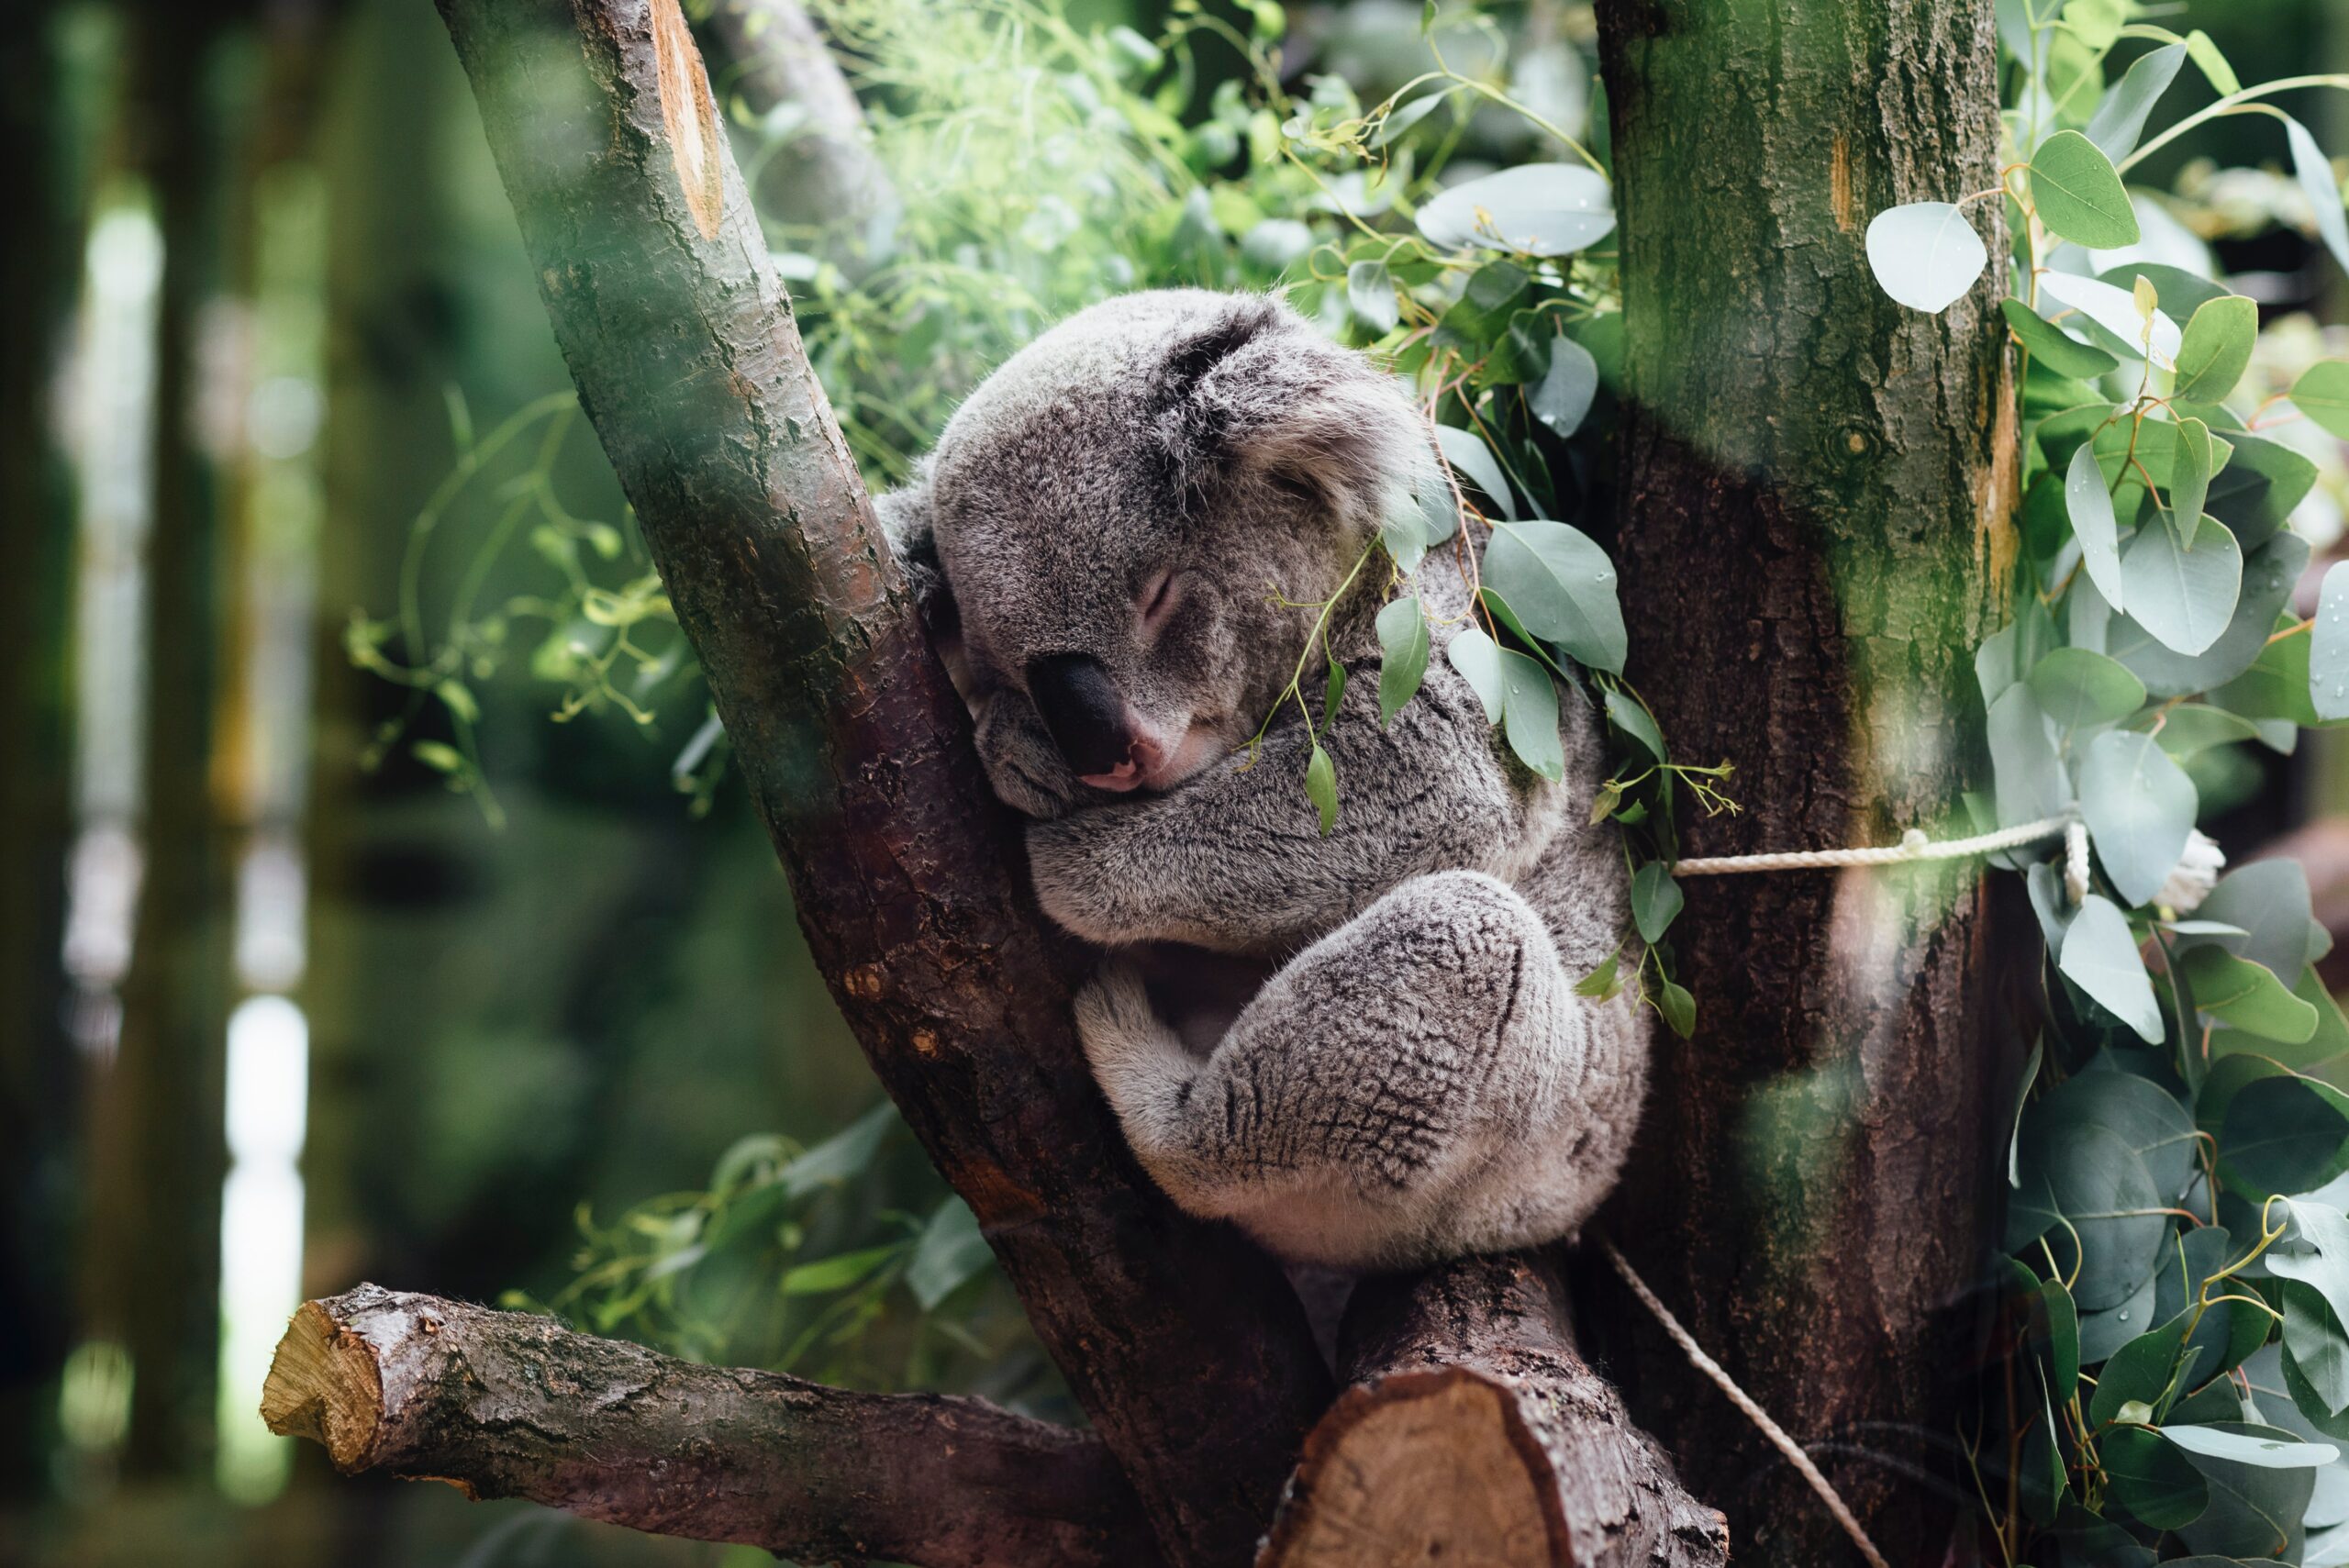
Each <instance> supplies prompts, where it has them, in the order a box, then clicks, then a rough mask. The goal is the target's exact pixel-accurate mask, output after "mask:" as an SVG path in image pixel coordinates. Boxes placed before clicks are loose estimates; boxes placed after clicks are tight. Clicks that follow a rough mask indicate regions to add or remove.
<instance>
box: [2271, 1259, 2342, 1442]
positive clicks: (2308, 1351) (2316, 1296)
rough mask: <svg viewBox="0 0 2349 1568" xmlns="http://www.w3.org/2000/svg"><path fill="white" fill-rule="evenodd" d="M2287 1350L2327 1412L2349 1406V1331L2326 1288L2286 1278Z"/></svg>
mask: <svg viewBox="0 0 2349 1568" xmlns="http://www.w3.org/2000/svg"><path fill="white" fill-rule="evenodd" d="M2280 1296H2281V1299H2280V1301H2279V1305H2280V1306H2281V1307H2283V1310H2284V1353H2285V1354H2286V1355H2288V1356H2289V1357H2291V1358H2292V1363H2293V1366H2294V1368H2295V1369H2296V1370H2297V1371H2298V1372H2299V1374H2300V1379H2301V1381H2302V1382H2303V1383H2304V1384H2306V1385H2307V1386H2308V1388H2309V1390H2310V1393H2311V1394H2313V1395H2314V1396H2316V1398H2317V1399H2318V1400H2319V1401H2320V1402H2321V1405H2322V1406H2323V1413H2324V1414H2325V1415H2327V1416H2337V1415H2339V1414H2340V1413H2341V1410H2342V1407H2343V1406H2349V1333H2344V1332H2343V1329H2342V1326H2341V1318H2340V1316H2339V1314H2337V1313H2335V1312H2334V1311H2333V1309H2332V1304H2331V1303H2330V1302H2328V1301H2327V1300H2326V1299H2325V1297H2324V1295H2323V1293H2322V1292H2321V1291H2319V1290H2318V1289H2317V1288H2316V1287H2315V1286H2313V1285H2309V1284H2301V1283H2300V1282H2299V1280H2296V1279H2291V1278H2286V1279H2285V1280H2284V1281H2283V1282H2282V1287H2281V1292H2280Z"/></svg>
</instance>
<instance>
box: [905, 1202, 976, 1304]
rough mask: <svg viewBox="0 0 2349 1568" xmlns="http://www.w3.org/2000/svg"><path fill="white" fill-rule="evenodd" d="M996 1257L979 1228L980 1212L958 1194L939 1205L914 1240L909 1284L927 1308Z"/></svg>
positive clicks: (958, 1286)
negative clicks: (919, 1237)
mask: <svg viewBox="0 0 2349 1568" xmlns="http://www.w3.org/2000/svg"><path fill="white" fill-rule="evenodd" d="M994 1261H995V1253H994V1251H992V1250H990V1249H989V1248H988V1246H987V1239H986V1238H985V1236H983V1235H981V1234H980V1232H979V1219H978V1216H976V1215H974V1214H973V1213H972V1212H971V1206H970V1205H969V1204H966V1203H964V1202H963V1200H962V1199H961V1198H959V1197H950V1198H948V1199H947V1200H946V1201H945V1202H944V1203H941V1204H940V1205H939V1206H938V1211H937V1212H936V1213H935V1214H932V1215H931V1216H930V1223H929V1224H928V1225H926V1226H924V1227H923V1228H922V1232H921V1240H918V1241H917V1242H916V1243H914V1256H913V1261H912V1262H910V1263H907V1265H906V1284H907V1288H908V1289H910V1290H911V1291H912V1292H913V1293H914V1299H915V1300H916V1301H918V1302H919V1303H921V1309H922V1310H923V1311H924V1312H930V1311H935V1310H936V1309H937V1307H938V1305H939V1304H940V1303H941V1302H942V1301H944V1300H945V1299H946V1298H947V1297H948V1296H952V1295H953V1294H954V1292H955V1291H956V1290H957V1289H959V1288H960V1287H961V1286H962V1284H963V1282H964V1281H966V1280H969V1279H972V1278H974V1277H975V1276H977V1274H978V1273H980V1272H981V1271H982V1270H984V1269H985V1268H986V1266H987V1265H988V1264H989V1263H991V1262H994Z"/></svg>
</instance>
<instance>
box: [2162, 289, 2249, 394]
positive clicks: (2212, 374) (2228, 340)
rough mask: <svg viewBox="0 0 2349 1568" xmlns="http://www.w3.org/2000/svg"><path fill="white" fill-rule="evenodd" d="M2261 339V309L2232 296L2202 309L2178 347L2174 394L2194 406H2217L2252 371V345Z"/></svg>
mask: <svg viewBox="0 0 2349 1568" xmlns="http://www.w3.org/2000/svg"><path fill="white" fill-rule="evenodd" d="M2258 338H2259V306H2256V305H2254V304H2253V303H2252V302H2251V301H2250V300H2248V299H2246V298H2244V297H2243V295H2239V294H2231V295H2223V296H2221V298H2218V299H2214V300H2211V301H2210V302H2209V303H2208V304H2206V305H2203V306H2199V307H2198V308H2197V309H2196V310H2195V312H2194V315H2193V317H2192V318H2191V319H2189V320H2188V322H2187V324H2186V331H2185V334H2184V335H2183V337H2182V338H2181V339H2179V342H2178V346H2177V387H2176V392H2175V393H2174V395H2175V396H2177V397H2182V398H2185V399H2186V400H2188V402H2191V403H2216V402H2217V401H2219V399H2221V397H2224V396H2225V395H2227V394H2228V393H2230V392H2232V391H2233V390H2234V384H2235V383H2236V382H2238V381H2240V380H2242V379H2243V372H2244V371H2246V370H2248V369H2250V368H2251V349H2252V345H2253V344H2254V342H2256V341H2257V340H2258Z"/></svg>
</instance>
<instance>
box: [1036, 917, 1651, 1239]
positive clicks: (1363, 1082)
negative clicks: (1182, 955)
mask: <svg viewBox="0 0 2349 1568" xmlns="http://www.w3.org/2000/svg"><path fill="white" fill-rule="evenodd" d="M1628 1017H1629V1015H1628V1013H1623V1014H1621V1015H1620V1017H1617V1016H1616V1015H1615V1013H1613V1012H1609V1011H1605V1010H1602V1009H1601V1008H1600V1007H1599V1006H1598V1004H1594V1003H1591V1002H1589V1001H1588V1000H1587V999H1586V998H1581V997H1577V996H1575V995H1573V989H1572V982H1571V981H1570V979H1569V978H1568V977H1567V976H1566V975H1565V974H1564V972H1563V970H1562V968H1561V966H1560V964H1559V962H1558V955H1557V950H1556V947H1555V945H1554V944H1553V941H1552V940H1551V936H1550V932H1549V929H1547V928H1546V927H1545V926H1544V925H1543V924H1542V918H1541V917H1540V916H1539V915H1537V914H1535V913H1534V911H1533V909H1532V908H1531V906H1529V905H1527V904H1526V902H1525V901H1524V900H1523V899H1522V898H1520V896H1518V895H1517V894H1516V893H1515V892H1514V891H1512V890H1511V889H1510V888H1508V887H1507V886H1506V885H1504V884H1501V883H1499V882H1497V881H1495V880H1493V879H1492V878H1491V877H1488V876H1485V875H1483V874H1481V873H1475V872H1440V873H1432V874H1430V875H1426V876H1420V877H1416V878H1414V879H1412V880H1411V881H1409V882H1407V883H1405V884H1402V885H1401V886H1399V887H1397V888H1396V889H1395V890H1394V891H1392V892H1390V893H1388V894H1387V895H1386V896H1384V897H1383V898H1380V899H1379V900H1378V901H1377V902H1376V903H1375V904H1373V905H1372V906H1370V907H1369V908H1367V909H1365V910H1364V911H1363V912H1362V913H1361V914H1360V915H1357V916H1356V917H1354V918H1353V919H1352V920H1350V921H1348V922H1347V923H1346V924H1345V925H1343V926H1341V927H1340V928H1339V929H1336V930H1335V931H1332V932H1331V933H1330V934H1329V935H1328V936H1326V937H1324V938H1322V939H1321V940H1319V941H1318V942H1315V943H1314V944H1313V945H1312V946H1311V947H1309V948H1308V949H1306V950H1305V951H1303V952H1301V953H1299V954H1298V955H1297V957H1296V958H1295V959H1293V960H1291V961H1290V962H1289V963H1288V964H1287V965H1286V967H1285V968H1283V969H1282V970H1281V971H1280V973H1277V974H1275V976H1274V977H1273V978H1272V979H1271V980H1270V981H1269V982H1268V983H1267V984H1265V986H1264V990H1263V991H1262V992H1261V993H1259V994H1258V995H1257V996H1256V998H1255V999H1254V1000H1253V1001H1252V1002H1251V1003H1250V1004H1249V1005H1248V1006H1247V1007H1246V1008H1245V1009H1244V1010H1243V1011H1242V1012H1241V1015H1240V1018H1239V1019H1238V1020H1237V1021H1236V1022H1235V1023H1233V1025H1232V1026H1231V1028H1230V1030H1229V1031H1228V1032H1227V1033H1226V1034H1225V1035H1224V1037H1223V1039H1222V1040H1221V1041H1219V1043H1218V1044H1217V1045H1216V1047H1215V1049H1214V1051H1212V1052H1210V1053H1209V1054H1208V1056H1207V1057H1206V1058H1205V1059H1204V1060H1202V1059H1201V1058H1199V1057H1197V1056H1195V1055H1193V1054H1192V1053H1191V1052H1189V1051H1186V1050H1185V1049H1184V1047H1183V1044H1182V1042H1181V1041H1180V1040H1178V1039H1177V1038H1176V1036H1175V1031H1174V1030H1173V1029H1171V1028H1169V1027H1168V1026H1167V1025H1166V1024H1165V1023H1164V1022H1163V1020H1161V1019H1160V1018H1158V1017H1157V1016H1156V1015H1155V1014H1154V1013H1153V1012H1152V1008H1151V1006H1150V1002H1149V998H1148V996H1147V995H1145V993H1144V991H1143V988H1142V985H1141V979H1140V976H1139V975H1138V974H1137V973H1135V972H1134V971H1133V970H1132V969H1131V968H1130V967H1128V966H1123V965H1115V964H1113V965H1112V966H1111V967H1110V968H1109V969H1108V970H1105V971H1104V973H1103V974H1102V976H1101V977H1100V978H1099V979H1098V980H1097V982H1096V983H1095V984H1094V985H1093V986H1091V987H1090V988H1088V989H1087V990H1086V992H1085V994H1084V995H1082V996H1081V997H1080V998H1079V1000H1078V1004H1077V1027H1078V1030H1079V1032H1080V1033H1081V1034H1082V1036H1083V1037H1084V1040H1085V1051H1086V1054H1087V1056H1088V1057H1089V1058H1090V1059H1091V1061H1092V1063H1093V1068H1094V1073H1095V1075H1096V1077H1097V1079H1098V1080H1099V1082H1100V1084H1101V1086H1102V1090H1103V1092H1104V1093H1105V1094H1106V1095H1108V1099H1109V1102H1110V1104H1111V1106H1113V1107H1115V1109H1116V1110H1117V1113H1118V1117H1119V1120H1120V1121H1121V1122H1122V1123H1123V1125H1124V1128H1125V1131H1126V1137H1127V1140H1128V1141H1129V1142H1130V1143H1131V1145H1132V1146H1133V1149H1134V1151H1135V1153H1136V1154H1137V1155H1138V1156H1139V1157H1140V1158H1141V1162H1142V1163H1143V1164H1144V1165H1145V1166H1146V1167H1147V1168H1148V1169H1149V1170H1150V1172H1151V1174H1152V1176H1153V1177H1154V1178H1155V1179H1156V1180H1157V1181H1158V1183H1159V1184H1161V1185H1162V1186H1163V1187H1164V1188H1165V1189H1166V1191H1167V1192H1168V1193H1169V1195H1172V1196H1173V1197H1174V1198H1175V1201H1176V1202H1178V1203H1180V1204H1182V1205H1183V1207H1186V1208H1188V1209H1190V1210H1192V1211H1193V1212H1194V1213H1198V1214H1204V1215H1209V1216H1215V1217H1220V1218H1231V1219H1234V1220H1237V1221H1238V1222H1239V1223H1240V1224H1241V1225H1242V1226H1243V1227H1245V1228H1246V1229H1248V1230H1250V1231H1251V1232H1252V1234H1254V1235H1255V1236H1256V1237H1257V1238H1258V1239H1259V1240H1262V1241H1264V1243H1265V1244H1266V1245H1267V1246H1268V1247H1270V1248H1272V1249H1273V1250H1274V1251H1276V1252H1279V1253H1281V1254H1282V1255H1284V1256H1286V1257H1288V1258H1290V1259H1293V1260H1297V1261H1303V1262H1322V1263H1330V1264H1334V1265H1338V1266H1343V1267H1364V1266H1375V1265H1386V1264H1400V1263H1405V1262H1417V1261H1421V1260H1425V1259H1430V1258H1434V1257H1439V1256H1443V1255H1446V1254H1449V1253H1453V1252H1462V1251H1476V1250H1481V1249H1484V1248H1488V1247H1508V1246H1515V1245H1520V1244H1524V1243H1526V1242H1529V1241H1532V1240H1544V1239H1547V1237H1548V1236H1553V1235H1557V1234H1560V1233H1562V1232H1563V1231H1564V1230H1565V1229H1570V1228H1571V1226H1572V1225H1573V1224H1575V1223H1577V1222H1578V1221H1579V1220H1580V1218H1582V1211H1586V1209H1587V1207H1588V1206H1589V1204H1593V1203H1596V1201H1597V1199H1598V1195H1599V1194H1600V1193H1603V1191H1604V1190H1605V1184H1606V1183H1607V1181H1608V1180H1609V1179H1611V1176H1612V1174H1613V1172H1612V1170H1611V1168H1610V1169H1609V1170H1607V1171H1605V1172H1604V1173H1594V1174H1597V1175H1598V1182H1597V1183H1596V1184H1595V1185H1594V1188H1593V1190H1592V1192H1591V1193H1590V1194H1589V1195H1588V1198H1587V1201H1586V1202H1581V1201H1580V1200H1579V1198H1578V1195H1575V1194H1572V1193H1566V1194H1561V1193H1559V1192H1557V1191H1556V1190H1555V1188H1556V1185H1557V1183H1558V1180H1559V1178H1560V1177H1561V1176H1562V1175H1568V1173H1567V1172H1565V1171H1564V1170H1563V1169H1561V1162H1560V1160H1559V1158H1558V1152H1559V1148H1560V1145H1559V1142H1558V1140H1559V1139H1560V1138H1562V1137H1563V1138H1564V1140H1565V1143H1566V1144H1567V1145H1573V1144H1575V1142H1576V1140H1575V1137H1574V1131H1575V1129H1573V1127H1571V1126H1569V1125H1564V1124H1565V1123H1567V1122H1570V1121H1571V1120H1572V1119H1573V1118H1574V1116H1575V1106H1573V1105H1572V1104H1571V1103H1569V1102H1571V1100H1572V1099H1573V1098H1574V1097H1575V1095H1576V1094H1577V1091H1579V1090H1580V1089H1581V1088H1582V1087H1583V1086H1584V1082H1583V1081H1584V1079H1585V1077H1586V1068H1587V1066H1588V1065H1589V1064H1590V1059H1591V1057H1592V1054H1593V1049H1592V1048H1593V1047H1594V1045H1597V1046H1598V1047H1599V1050H1600V1053H1601V1054H1607V1053H1609V1052H1617V1053H1620V1051H1622V1049H1623V1048H1624V1046H1625V1044H1626V1043H1627V1029H1626V1028H1625V1026H1624V1024H1623V1023H1622V1018H1628ZM1575 1152H1576V1153H1579V1152H1580V1150H1579V1149H1575ZM1569 1179H1570V1180H1574V1179H1575V1178H1572V1177H1569ZM1561 1199H1563V1200H1564V1203H1565V1205H1566V1207H1575V1205H1576V1203H1577V1202H1580V1209H1579V1210H1578V1211H1576V1212H1574V1213H1572V1214H1571V1215H1567V1216H1565V1217H1564V1218H1560V1216H1561V1213H1562V1210H1561V1208H1560V1200H1561ZM1537 1232H1538V1233H1537Z"/></svg>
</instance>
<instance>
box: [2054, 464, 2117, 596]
mask: <svg viewBox="0 0 2349 1568" xmlns="http://www.w3.org/2000/svg"><path fill="white" fill-rule="evenodd" d="M2064 509H2065V512H2066V513H2067V514H2069V516H2070V517H2071V519H2072V532H2073V533H2074V534H2075V535H2076V537H2077V538H2078V539H2079V541H2080V562H2081V564H2082V565H2084V566H2086V567H2087V573H2088V580H2089V581H2090V582H2092V583H2094V584H2096V591H2097V592H2098V593H2099V594H2102V595H2104V602H2105V603H2106V604H2108V605H2110V606H2112V607H2113V608H2114V609H2116V610H2119V609H2123V608H2125V607H2126V606H2125V605H2124V604H2123V600H2124V599H2125V597H2126V595H2127V590H2126V588H2125V587H2124V586H2123V579H2122V578H2121V530H2120V526H2119V524H2118V523H2117V522H2116V521H2115V520H2114V518H2113V516H2112V492H2111V491H2110V490H2109V489H2107V488H2106V487H2105V479H2104V469H2103V467H2102V465H2100V464H2099V462H2097V460H2096V449H2095V447H2094V446H2093V444H2090V443H2086V442H2084V443H2082V445H2081V447H2080V449H2079V450H2077V451H2076V452H2074V453H2073V454H2072V463H2071V467H2070V468H2069V469H2067V470H2066V471H2065V474H2064Z"/></svg>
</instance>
